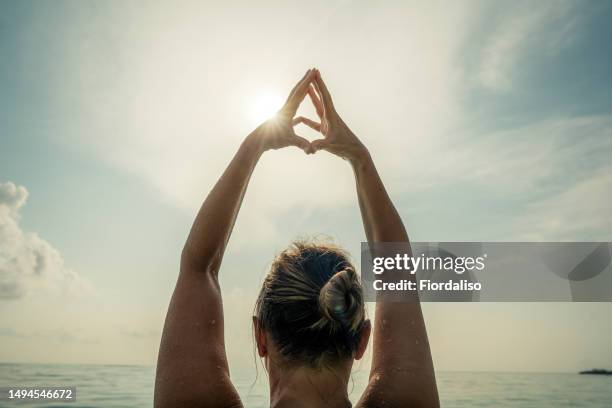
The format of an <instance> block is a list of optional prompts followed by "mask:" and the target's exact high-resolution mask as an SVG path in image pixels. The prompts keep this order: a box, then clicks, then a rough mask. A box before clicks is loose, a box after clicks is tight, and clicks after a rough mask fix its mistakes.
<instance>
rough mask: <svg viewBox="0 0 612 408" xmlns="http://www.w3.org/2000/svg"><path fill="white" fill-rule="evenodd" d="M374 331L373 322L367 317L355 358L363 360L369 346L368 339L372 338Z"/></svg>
mask: <svg viewBox="0 0 612 408" xmlns="http://www.w3.org/2000/svg"><path fill="white" fill-rule="evenodd" d="M371 332H372V323H370V320H369V319H366V321H365V322H363V328H362V329H361V336H360V337H359V344H358V345H357V350H356V351H355V360H361V357H363V354H364V353H365V351H366V348H368V340H370V333H371Z"/></svg>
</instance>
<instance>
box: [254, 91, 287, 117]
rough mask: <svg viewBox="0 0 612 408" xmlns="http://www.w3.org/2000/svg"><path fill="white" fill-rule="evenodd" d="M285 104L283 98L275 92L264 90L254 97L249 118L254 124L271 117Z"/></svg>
mask: <svg viewBox="0 0 612 408" xmlns="http://www.w3.org/2000/svg"><path fill="white" fill-rule="evenodd" d="M282 106H283V98H282V97H281V96H280V95H279V94H277V93H274V92H262V93H260V94H258V95H257V96H256V97H255V98H253V100H252V102H251V104H250V107H249V118H250V120H251V121H253V123H254V124H260V123H263V122H265V121H266V120H268V119H270V118H271V117H273V116H274V115H276V113H277V112H278V110H279V109H280V108H281V107H282Z"/></svg>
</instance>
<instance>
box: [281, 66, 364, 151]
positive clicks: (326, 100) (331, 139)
mask: <svg viewBox="0 0 612 408" xmlns="http://www.w3.org/2000/svg"><path fill="white" fill-rule="evenodd" d="M312 82H313V84H314V86H313V85H311V84H309V85H308V89H307V92H308V95H309V96H310V99H311V100H312V103H313V104H314V106H315V109H316V111H317V115H318V116H319V118H320V120H321V123H317V122H315V121H314V120H311V119H308V118H305V117H303V116H300V117H297V118H295V119H294V121H293V122H294V125H295V124H297V123H303V124H305V125H307V126H309V127H311V128H313V129H314V130H316V131H317V132H320V133H321V134H322V135H323V136H324V137H323V139H318V140H314V141H312V142H311V143H310V146H309V148H307V149H306V153H315V152H317V151H318V150H321V149H323V150H327V151H328V152H330V153H333V154H335V155H337V156H340V157H342V158H343V159H346V160H349V161H351V162H354V161H355V160H357V159H359V158H361V157H363V155H364V154H367V149H366V147H365V146H364V145H363V143H361V141H360V140H359V139H358V138H357V136H355V134H354V133H353V132H351V130H350V129H349V128H348V126H347V125H346V124H345V123H344V121H343V120H342V118H340V115H338V113H337V112H336V110H335V109H334V104H333V102H332V98H331V95H330V94H329V91H328V90H327V87H326V86H325V82H323V78H321V73H320V72H319V70H317V69H315V70H314V78H313V81H312Z"/></svg>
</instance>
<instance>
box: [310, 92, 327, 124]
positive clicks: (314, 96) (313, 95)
mask: <svg viewBox="0 0 612 408" xmlns="http://www.w3.org/2000/svg"><path fill="white" fill-rule="evenodd" d="M308 96H310V100H311V101H312V104H313V105H314V107H315V109H316V110H317V115H319V117H320V118H321V119H323V114H324V113H325V109H323V102H321V99H319V96H318V95H317V91H315V89H314V87H313V86H312V84H309V85H308Z"/></svg>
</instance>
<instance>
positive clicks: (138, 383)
mask: <svg viewBox="0 0 612 408" xmlns="http://www.w3.org/2000/svg"><path fill="white" fill-rule="evenodd" d="M154 378H155V368H154V367H145V366H118V365H46V364H45V365H43V364H40V365H39V364H0V387H8V386H54V385H55V386H76V388H77V394H76V395H77V398H76V402H73V403H47V404H45V403H42V404H41V403H40V402H38V403H26V402H19V403H14V402H7V401H0V406H1V407H13V406H15V407H54V408H58V407H67V408H84V407H104V408H118V407H151V406H152V404H153V381H154ZM232 379H233V380H234V384H236V387H237V388H238V391H239V393H240V395H241V396H242V400H243V402H244V404H245V406H246V407H252V408H263V407H268V393H267V391H268V389H267V382H266V378H265V372H261V370H260V373H259V376H258V379H257V381H255V374H254V371H253V370H247V371H243V372H235V371H233V372H232ZM366 379H367V372H365V371H357V372H355V373H354V375H353V380H352V384H349V390H350V391H351V394H350V397H351V399H352V400H353V401H356V400H357V399H358V398H359V395H360V394H361V391H362V390H363V388H364V385H365V382H366ZM437 380H438V389H439V392H440V398H441V402H442V406H443V407H448V408H453V407H456V408H460V407H461V408H463V407H466V408H467V407H470V408H471V407H538V408H540V407H607V408H610V407H612V376H588V375H578V374H551V373H495V372H438V373H437Z"/></svg>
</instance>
